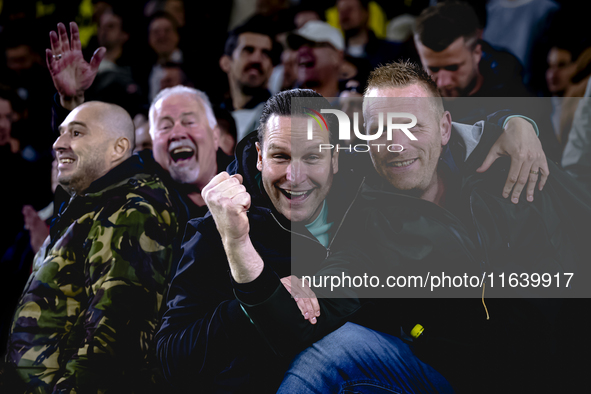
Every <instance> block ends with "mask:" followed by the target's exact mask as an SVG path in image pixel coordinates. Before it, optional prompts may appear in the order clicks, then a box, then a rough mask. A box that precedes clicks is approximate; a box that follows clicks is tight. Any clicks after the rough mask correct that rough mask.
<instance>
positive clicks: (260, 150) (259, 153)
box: [255, 142, 263, 172]
mask: <svg viewBox="0 0 591 394" xmlns="http://www.w3.org/2000/svg"><path fill="white" fill-rule="evenodd" d="M255 146H256V148H257V170H259V171H261V172H262V171H263V148H261V144H260V143H259V142H255Z"/></svg>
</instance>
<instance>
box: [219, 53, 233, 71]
mask: <svg viewBox="0 0 591 394" xmlns="http://www.w3.org/2000/svg"><path fill="white" fill-rule="evenodd" d="M231 66H232V59H231V58H230V56H228V55H222V57H220V68H221V69H222V71H223V72H225V73H226V74H228V73H229V72H230V67H231Z"/></svg>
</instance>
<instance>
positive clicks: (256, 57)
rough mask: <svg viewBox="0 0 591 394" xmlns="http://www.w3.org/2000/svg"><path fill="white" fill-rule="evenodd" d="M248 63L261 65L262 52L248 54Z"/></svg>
mask: <svg viewBox="0 0 591 394" xmlns="http://www.w3.org/2000/svg"><path fill="white" fill-rule="evenodd" d="M249 60H250V62H251V63H262V62H263V52H262V51H261V50H255V51H253V52H252V53H251V54H250V59H249Z"/></svg>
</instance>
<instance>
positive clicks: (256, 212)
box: [157, 133, 362, 393]
mask: <svg viewBox="0 0 591 394" xmlns="http://www.w3.org/2000/svg"><path fill="white" fill-rule="evenodd" d="M255 141H256V133H251V134H250V135H249V136H247V137H246V138H244V139H243V141H241V142H240V144H239V145H238V147H237V149H236V152H237V154H236V161H235V162H234V163H233V164H232V165H230V167H229V170H230V172H236V173H240V174H241V175H242V176H243V178H244V185H245V186H246V188H247V191H248V192H249V193H250V195H251V201H252V205H251V208H250V209H249V212H248V216H249V221H250V238H251V240H252V242H253V245H254V247H255V248H256V250H257V251H258V253H259V255H260V256H261V257H262V259H263V261H264V262H265V269H264V270H263V273H262V274H261V275H260V276H259V277H258V278H257V279H256V280H255V281H253V282H251V283H250V284H248V285H245V286H240V285H238V284H236V283H234V282H233V280H232V279H231V275H230V273H229V266H228V262H227V259H226V255H225V252H224V248H223V245H222V242H221V239H220V236H219V233H218V232H217V229H216V226H215V222H214V220H213V218H212V217H211V215H210V214H207V215H206V216H205V217H204V218H198V219H193V220H191V221H190V222H189V224H188V226H187V229H186V232H185V238H184V241H183V248H182V249H183V257H182V258H181V261H180V264H179V266H178V271H177V274H176V276H175V277H174V278H173V280H172V283H171V289H170V293H169V296H168V310H167V311H166V313H165V315H164V317H163V321H162V326H161V329H160V331H159V333H158V335H157V342H158V356H159V358H160V361H161V364H162V367H163V370H164V374H165V376H166V378H167V379H168V380H169V382H170V383H171V384H172V385H174V386H175V388H177V389H180V388H192V389H193V390H194V389H196V388H201V389H202V390H203V392H208V393H211V392H248V393H250V392H275V391H276V389H277V387H278V385H279V383H280V382H281V379H282V377H283V374H284V373H285V371H286V370H287V367H288V364H289V361H290V359H291V358H292V356H293V355H295V354H296V353H297V352H298V351H300V350H302V349H303V348H305V346H306V345H308V344H309V343H312V342H314V341H315V340H317V339H320V338H322V337H323V336H324V335H325V334H326V333H328V332H330V331H332V330H333V329H335V328H336V326H335V325H338V324H339V322H341V323H340V324H342V322H344V321H343V318H344V316H347V315H350V314H352V313H354V312H355V311H356V310H358V309H359V306H360V303H359V301H358V300H355V299H352V300H351V301H348V302H346V303H342V302H341V303H334V302H333V303H326V304H323V305H322V306H321V308H322V316H321V317H320V319H319V323H318V324H317V325H315V326H312V325H310V323H308V322H307V321H306V320H304V319H303V318H302V316H301V313H300V311H299V309H298V307H297V304H296V303H295V302H294V301H293V299H292V298H291V296H290V294H289V293H288V292H287V290H285V288H284V287H283V285H282V284H281V282H280V281H279V279H280V278H282V277H285V276H289V275H291V274H292V272H293V269H292V267H297V269H296V270H298V271H301V270H307V269H308V268H307V267H311V268H310V269H313V270H314V271H313V272H316V270H317V268H318V264H319V263H320V262H322V261H323V260H324V259H325V258H326V257H327V256H328V255H329V254H330V253H331V251H332V250H339V249H341V248H343V247H344V245H346V244H347V234H345V233H344V229H346V228H347V226H345V225H344V224H343V225H341V224H342V222H344V221H349V218H348V215H347V214H346V212H347V211H348V210H349V208H350V207H351V205H352V204H353V203H354V201H355V199H356V196H357V194H358V191H359V189H360V186H361V184H362V179H361V178H359V177H357V176H353V178H355V182H349V181H350V180H351V177H347V178H348V179H347V182H344V183H343V182H341V179H344V177H343V176H339V175H340V173H337V174H336V175H335V178H334V181H333V187H332V189H331V193H330V195H329V197H328V200H327V201H328V206H329V218H328V221H329V222H333V223H334V225H333V229H335V230H333V231H332V236H333V239H332V241H331V244H330V247H329V249H328V250H327V248H325V247H324V246H323V245H322V244H321V243H319V242H318V241H317V240H316V238H315V237H314V236H313V235H312V234H310V233H309V232H308V231H307V229H306V228H305V227H303V226H302V227H301V228H299V227H298V226H295V225H294V226H291V223H290V222H289V221H287V220H286V219H285V218H284V217H283V216H281V215H280V214H279V213H278V212H277V211H275V209H274V208H273V205H272V204H271V202H270V200H269V198H268V196H267V195H266V193H265V192H264V189H263V188H262V185H260V184H259V181H258V178H259V172H258V170H257V169H256V149H255V146H254V143H255ZM340 171H341V172H347V173H349V174H352V170H350V169H349V170H348V169H343V168H341V169H340ZM337 228H339V230H336V229H337ZM335 233H336V235H335ZM236 295H238V296H239V297H242V298H243V305H242V306H241V304H240V302H239V301H238V300H237V298H236ZM244 301H247V302H244ZM269 304H271V308H275V307H276V306H279V309H280V313H278V314H274V315H271V314H267V313H266V312H263V315H264V317H263V318H260V317H258V316H259V314H258V313H257V310H259V309H263V310H265V311H267V310H268V309H267V308H268V305H269ZM243 308H244V309H246V310H248V313H249V314H251V313H252V315H253V316H252V318H253V321H255V322H256V326H255V324H253V323H252V322H251V320H250V319H249V318H248V317H247V315H246V314H245V312H244V311H243ZM331 315H333V316H339V317H340V318H338V319H329V318H328V316H331ZM283 318H288V319H292V320H293V319H295V320H296V325H297V327H292V328H291V331H289V332H287V333H283V334H284V335H288V336H289V335H298V336H299V337H298V338H295V337H294V339H293V340H292V341H290V343H289V345H288V346H283V345H286V344H285V343H284V342H282V339H281V338H283V336H282V337H281V338H275V337H274V336H273V334H272V333H273V331H274V330H273V327H274V322H277V321H281V320H282V319H283ZM323 320H326V321H329V322H331V325H326V324H323ZM261 333H262V334H261ZM269 345H270V346H269Z"/></svg>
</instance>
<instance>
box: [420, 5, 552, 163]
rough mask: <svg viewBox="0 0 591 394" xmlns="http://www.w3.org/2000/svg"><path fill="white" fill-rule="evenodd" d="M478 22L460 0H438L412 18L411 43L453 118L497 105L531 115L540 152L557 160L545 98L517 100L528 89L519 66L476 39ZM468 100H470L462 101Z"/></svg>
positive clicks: (466, 119)
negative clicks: (534, 122)
mask: <svg viewBox="0 0 591 394" xmlns="http://www.w3.org/2000/svg"><path fill="white" fill-rule="evenodd" d="M480 25H481V22H480V20H479V19H478V16H477V15H476V13H475V11H474V9H473V8H472V7H471V6H470V5H469V4H467V3H465V2H459V1H452V0H448V1H444V2H441V3H438V4H437V5H435V6H432V7H428V8H426V9H425V10H423V12H421V14H420V15H419V17H418V18H417V24H416V31H415V36H414V39H415V44H416V47H417V50H418V53H419V56H420V59H421V63H422V64H423V68H424V69H425V70H426V71H427V72H428V73H429V74H430V75H431V78H433V80H434V81H435V83H436V84H437V87H438V89H439V92H440V93H441V95H442V96H443V97H444V98H447V100H444V102H445V106H446V109H447V110H449V111H450V112H451V114H452V116H453V118H454V119H456V121H458V122H463V123H474V122H476V121H477V120H480V119H484V118H485V117H486V115H487V114H491V113H494V112H496V111H499V110H502V109H509V110H511V111H513V112H514V113H518V114H522V115H525V116H529V117H530V118H532V119H535V120H536V122H537V123H538V125H539V126H540V127H539V129H540V141H541V142H542V146H543V147H544V152H545V153H546V155H547V156H548V157H549V158H551V159H554V160H559V159H560V155H561V149H560V145H559V143H558V140H557V139H556V136H555V134H554V131H553V127H552V123H551V120H550V113H551V103H550V102H549V101H536V102H535V103H533V102H532V101H531V100H522V99H519V98H521V97H532V96H533V94H532V93H531V91H529V90H528V89H527V87H526V86H525V85H524V84H523V82H522V77H521V65H520V64H519V61H518V60H517V58H515V56H513V55H512V54H510V53H509V52H504V51H498V50H496V49H494V48H493V47H492V46H490V45H489V44H488V43H487V42H485V41H483V40H481V39H480V35H481V32H482V30H481V27H480ZM457 97H489V98H493V97H497V98H500V97H502V98H507V97H514V98H515V100H506V99H505V100H493V99H489V100H478V101H476V100H473V101H471V102H470V103H467V102H466V101H463V100H459V101H458V100H453V99H454V98H457ZM468 104H470V105H468Z"/></svg>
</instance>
